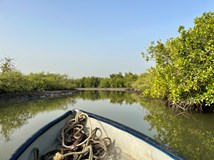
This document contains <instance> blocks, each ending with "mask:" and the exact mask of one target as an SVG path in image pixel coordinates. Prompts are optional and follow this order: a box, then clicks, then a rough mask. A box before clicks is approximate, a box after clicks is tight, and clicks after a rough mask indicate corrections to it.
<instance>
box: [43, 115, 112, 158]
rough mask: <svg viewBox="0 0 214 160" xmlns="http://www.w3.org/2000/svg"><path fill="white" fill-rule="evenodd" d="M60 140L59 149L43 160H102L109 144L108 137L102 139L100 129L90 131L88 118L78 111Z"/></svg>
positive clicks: (64, 129)
mask: <svg viewBox="0 0 214 160" xmlns="http://www.w3.org/2000/svg"><path fill="white" fill-rule="evenodd" d="M86 126H89V128H88V127H86ZM60 140H61V145H60V147H59V148H58V149H56V150H53V151H51V152H48V153H47V154H45V155H44V156H42V159H43V160H51V159H52V160H83V159H84V160H85V159H87V160H97V159H103V158H104V157H105V156H106V154H107V149H108V147H109V146H110V144H111V139H110V138H109V137H105V138H102V131H101V129H100V128H95V129H93V130H92V125H91V121H90V118H89V117H88V115H87V114H86V113H83V112H80V111H78V112H77V113H76V116H75V118H74V119H71V120H70V121H68V123H67V124H66V125H65V127H64V128H63V129H62V132H61V138H60Z"/></svg>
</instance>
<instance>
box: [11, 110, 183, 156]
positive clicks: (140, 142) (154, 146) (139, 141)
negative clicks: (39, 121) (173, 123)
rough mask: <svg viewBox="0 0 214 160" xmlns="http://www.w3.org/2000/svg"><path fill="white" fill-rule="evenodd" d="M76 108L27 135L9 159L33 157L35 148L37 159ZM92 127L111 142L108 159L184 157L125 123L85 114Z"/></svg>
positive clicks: (50, 147) (54, 142)
mask: <svg viewBox="0 0 214 160" xmlns="http://www.w3.org/2000/svg"><path fill="white" fill-rule="evenodd" d="M77 112H78V111H76V110H72V111H68V112H67V113H65V114H64V115H62V116H61V117H59V118H57V119H56V120H54V121H52V122H50V123H49V124H47V125H46V126H44V127H43V128H42V129H40V130H39V131H38V132H36V133H35V134H34V135H33V136H32V137H31V138H29V139H28V140H27V141H26V142H25V143H24V144H23V145H22V146H21V147H20V148H18V149H17V151H16V152H15V153H14V154H13V155H12V156H11V160H16V159H19V160H29V159H32V160H34V159H35V149H36V150H37V152H38V159H41V156H42V155H44V154H45V153H47V152H48V151H51V150H53V149H54V148H56V147H57V144H58V143H57V141H58V137H59V136H60V134H61V130H62V129H63V127H64V126H65V124H66V123H67V121H68V120H70V119H71V118H74V117H75V115H76V113H77ZM87 114H88V115H89V117H90V121H91V124H92V126H93V127H98V128H100V129H101V130H102V133H103V134H102V137H110V138H111V140H112V144H111V146H110V148H109V151H108V153H107V156H106V158H105V159H109V160H111V159H112V160H134V159H136V160H139V159H140V160H144V159H145V160H148V159H151V160H163V159H164V160H171V159H185V158H184V157H183V156H182V155H180V154H178V153H176V152H175V151H173V150H172V149H170V148H169V147H166V146H164V145H161V144H159V143H158V142H156V141H154V140H153V139H151V138H149V137H148V136H146V135H144V134H142V133H139V132H137V131H135V130H133V129H131V128H129V127H127V126H124V125H122V124H119V123H117V122H114V121H112V120H109V119H106V118H104V117H101V116H98V115H95V114H92V113H87Z"/></svg>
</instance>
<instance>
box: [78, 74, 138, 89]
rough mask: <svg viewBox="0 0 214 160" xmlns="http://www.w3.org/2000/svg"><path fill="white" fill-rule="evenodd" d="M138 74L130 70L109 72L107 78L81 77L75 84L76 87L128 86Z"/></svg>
mask: <svg viewBox="0 0 214 160" xmlns="http://www.w3.org/2000/svg"><path fill="white" fill-rule="evenodd" d="M137 78H138V75H136V74H133V73H131V72H129V73H125V75H123V74H122V73H118V74H111V75H110V76H109V77H108V78H100V77H93V76H92V77H83V78H80V79H76V81H75V86H76V87H77V88H130V87H131V85H132V83H133V82H134V81H136V80H137Z"/></svg>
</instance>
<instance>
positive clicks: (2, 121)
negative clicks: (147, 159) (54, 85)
mask: <svg viewBox="0 0 214 160" xmlns="http://www.w3.org/2000/svg"><path fill="white" fill-rule="evenodd" d="M71 109H81V110H85V111H88V112H93V113H95V114H99V115H101V116H104V117H107V118H110V119H113V120H115V121H117V122H120V123H122V124H125V125H127V126H129V127H131V128H134V129H136V130H138V131H140V132H142V133H144V134H146V135H148V136H150V137H152V138H154V139H155V140H157V141H159V142H160V143H162V144H165V145H167V146H170V147H172V148H173V149H174V150H176V151H177V152H179V153H181V154H183V155H184V156H186V157H187V158H189V159H200V160H203V159H204V160H205V159H206V160H209V159H210V160H213V159H214V125H213V124H214V114H201V113H181V112H178V111H173V110H172V109H170V108H167V107H165V106H164V103H163V102H162V101H160V100H150V99H144V98H142V97H139V96H138V95H135V94H131V93H127V92H109V91H108V92H98V91H86V92H80V93H78V94H76V95H73V96H70V97H64V98H56V99H48V100H47V99H46V100H33V101H28V102H17V103H14V102H0V159H1V160H6V159H8V158H9V157H10V156H11V154H12V153H13V152H14V151H15V150H16V148H17V147H19V146H20V145H21V144H22V143H23V142H24V141H25V140H26V139H28V138H29V137H30V136H31V135H32V134H33V133H35V132H36V131H37V130H38V129H39V128H41V127H42V126H43V125H45V124H47V123H48V122H50V121H51V120H53V119H55V118H56V117H58V116H60V115H62V114H63V113H64V112H66V111H67V110H71Z"/></svg>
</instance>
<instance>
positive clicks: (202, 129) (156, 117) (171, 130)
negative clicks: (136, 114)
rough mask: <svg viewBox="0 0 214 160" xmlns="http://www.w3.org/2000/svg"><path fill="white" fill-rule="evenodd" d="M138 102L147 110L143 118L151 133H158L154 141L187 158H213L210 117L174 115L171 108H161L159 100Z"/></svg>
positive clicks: (212, 128) (206, 115)
mask: <svg viewBox="0 0 214 160" xmlns="http://www.w3.org/2000/svg"><path fill="white" fill-rule="evenodd" d="M137 99H138V101H139V102H140V104H141V105H142V106H144V107H145V108H146V109H147V110H148V111H149V114H148V115H146V116H145V117H144V119H145V120H146V121H148V122H149V123H150V126H151V128H150V129H151V130H152V129H155V130H156V131H157V134H155V135H154V136H153V138H154V139H155V140H157V141H159V142H160V143H162V144H165V145H168V146H170V147H172V148H173V149H174V150H176V151H178V152H179V153H181V154H183V155H185V156H186V157H187V158H190V159H214V155H213V153H214V126H213V123H212V121H213V118H214V117H213V115H212V114H189V116H188V117H187V116H182V114H179V116H176V115H178V114H177V113H175V112H174V111H173V110H171V109H170V108H166V107H160V106H163V105H164V103H163V102H161V101H159V100H149V99H140V98H137ZM211 156H212V157H211Z"/></svg>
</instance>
